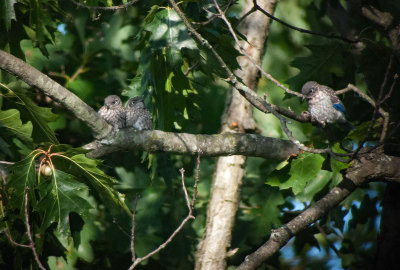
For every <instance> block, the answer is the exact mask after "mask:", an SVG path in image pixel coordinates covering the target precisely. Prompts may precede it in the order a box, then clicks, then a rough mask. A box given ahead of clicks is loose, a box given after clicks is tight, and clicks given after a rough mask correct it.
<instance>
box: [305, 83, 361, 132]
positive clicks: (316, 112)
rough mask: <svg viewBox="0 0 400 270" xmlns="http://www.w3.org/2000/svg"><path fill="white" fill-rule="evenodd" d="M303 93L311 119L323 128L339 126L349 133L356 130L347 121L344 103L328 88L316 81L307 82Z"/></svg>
mask: <svg viewBox="0 0 400 270" xmlns="http://www.w3.org/2000/svg"><path fill="white" fill-rule="evenodd" d="M301 93H302V94H303V95H304V97H305V98H306V99H307V102H308V111H309V112H310V114H311V117H312V118H313V119H315V120H316V121H317V122H319V123H320V124H321V125H322V126H323V127H325V126H326V125H327V124H338V125H339V126H340V127H342V128H343V129H345V130H347V132H348V131H350V130H351V129H353V128H354V127H353V125H352V124H351V123H350V122H349V121H347V119H346V116H345V114H346V111H345V108H344V106H343V103H342V102H341V101H340V100H339V98H338V97H337V96H336V94H335V91H333V90H332V89H331V88H329V87H328V86H325V85H321V84H318V83H317V82H314V81H310V82H306V83H305V84H304V85H303V87H302V89H301Z"/></svg>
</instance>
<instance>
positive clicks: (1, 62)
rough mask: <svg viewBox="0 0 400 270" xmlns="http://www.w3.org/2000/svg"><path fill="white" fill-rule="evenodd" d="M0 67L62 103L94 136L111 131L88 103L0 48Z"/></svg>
mask: <svg viewBox="0 0 400 270" xmlns="http://www.w3.org/2000/svg"><path fill="white" fill-rule="evenodd" d="M0 68H1V69H3V70H5V71H7V72H8V73H10V74H12V75H14V76H16V77H18V78H20V79H21V80H22V81H24V82H26V83H27V84H29V85H30V86H32V87H35V88H37V89H38V90H39V91H41V92H42V93H43V94H45V95H47V96H49V97H50V98H52V99H53V100H55V101H57V102H59V103H60V104H62V105H63V106H64V107H65V108H66V109H68V110H69V111H70V112H71V113H72V114H74V116H75V117H76V118H78V119H79V120H81V121H83V122H84V123H85V124H86V125H87V126H88V127H89V128H90V129H91V130H92V132H93V135H94V137H95V138H103V137H105V136H106V135H107V134H109V133H110V132H111V130H112V127H111V126H110V125H109V124H107V122H106V121H104V119H103V118H101V117H100V116H99V115H98V114H97V112H96V111H95V110H93V109H92V108H91V107H90V106H89V105H87V104H86V103H85V102H83V101H82V100H81V99H80V98H79V97H77V96H76V95H75V94H73V93H72V92H70V91H69V90H68V89H66V88H65V87H63V86H61V85H60V84H58V83H57V82H55V81H54V80H52V79H51V78H49V77H48V76H46V75H45V74H43V73H42V72H40V71H39V70H37V69H36V68H34V67H32V66H30V65H29V64H27V63H25V62H24V61H22V60H21V59H19V58H17V57H15V56H13V55H11V54H9V53H7V52H5V51H2V50H0Z"/></svg>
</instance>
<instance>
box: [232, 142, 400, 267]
mask: <svg viewBox="0 0 400 270" xmlns="http://www.w3.org/2000/svg"><path fill="white" fill-rule="evenodd" d="M369 181H393V182H400V158H399V157H393V156H388V155H385V153H384V152H383V150H382V148H378V149H376V150H375V151H373V152H363V153H360V155H359V157H358V158H357V159H356V160H355V161H354V163H353V164H352V166H351V167H350V168H349V169H348V170H347V172H346V175H345V178H344V180H343V181H342V182H341V183H339V185H338V186H336V187H335V188H333V189H332V190H331V191H330V192H329V193H328V194H326V195H325V196H324V197H323V198H322V199H321V200H319V201H317V202H316V203H315V204H314V205H312V206H310V207H309V208H307V209H306V210H304V211H303V212H302V213H301V214H299V215H298V216H296V217H295V218H294V219H292V220H291V221H290V222H289V223H287V224H285V225H284V226H282V227H280V228H279V229H277V230H273V231H272V232H271V235H270V238H269V240H268V241H267V242H265V243H264V244H263V245H262V246H261V247H259V248H258V249H257V250H256V251H255V252H254V253H252V254H250V255H248V256H246V258H245V260H244V261H243V262H242V264H241V265H239V267H238V268H237V269H238V270H250V269H257V267H258V266H259V265H260V264H261V263H262V262H264V261H266V260H267V259H269V258H270V257H271V256H272V255H273V254H274V253H275V252H277V251H278V250H279V249H280V248H281V247H283V246H284V245H286V244H287V242H288V241H289V240H290V239H291V238H292V237H293V236H294V235H296V234H297V233H298V232H300V231H302V230H304V229H305V228H307V227H308V226H309V225H311V224H312V223H314V222H315V221H317V220H318V219H320V218H321V217H323V216H324V215H325V214H327V213H328V212H329V211H330V210H331V209H332V208H333V207H335V206H336V205H338V204H339V203H340V202H342V201H343V200H344V199H345V198H346V197H347V196H348V195H349V194H350V193H351V192H353V191H354V190H355V189H356V188H357V187H359V186H360V185H361V184H363V183H366V182H369Z"/></svg>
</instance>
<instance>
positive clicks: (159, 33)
mask: <svg viewBox="0 0 400 270" xmlns="http://www.w3.org/2000/svg"><path fill="white" fill-rule="evenodd" d="M153 12H154V9H152V12H151V13H150V15H149V16H148V17H147V18H146V19H147V20H148V21H150V20H151V17H153V16H154V17H153V18H152V20H151V22H150V23H148V24H146V25H145V27H144V29H145V30H147V31H149V32H152V33H153V34H152V36H151V38H150V45H151V47H152V48H153V49H160V48H163V47H169V48H172V49H173V50H180V49H182V48H189V49H196V48H197V46H196V43H195V42H194V41H193V39H192V38H191V37H190V36H189V34H188V30H187V28H186V26H185V24H184V23H183V21H182V19H181V18H180V17H179V15H178V14H177V13H176V12H175V10H173V9H170V8H166V9H162V10H161V11H159V12H157V13H156V14H154V15H153Z"/></svg>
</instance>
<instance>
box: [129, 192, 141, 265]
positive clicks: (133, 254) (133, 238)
mask: <svg viewBox="0 0 400 270" xmlns="http://www.w3.org/2000/svg"><path fill="white" fill-rule="evenodd" d="M138 199H139V195H136V198H135V203H134V204H133V209H132V229H131V254H132V263H135V260H136V256H135V216H136V206H137V202H138Z"/></svg>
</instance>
